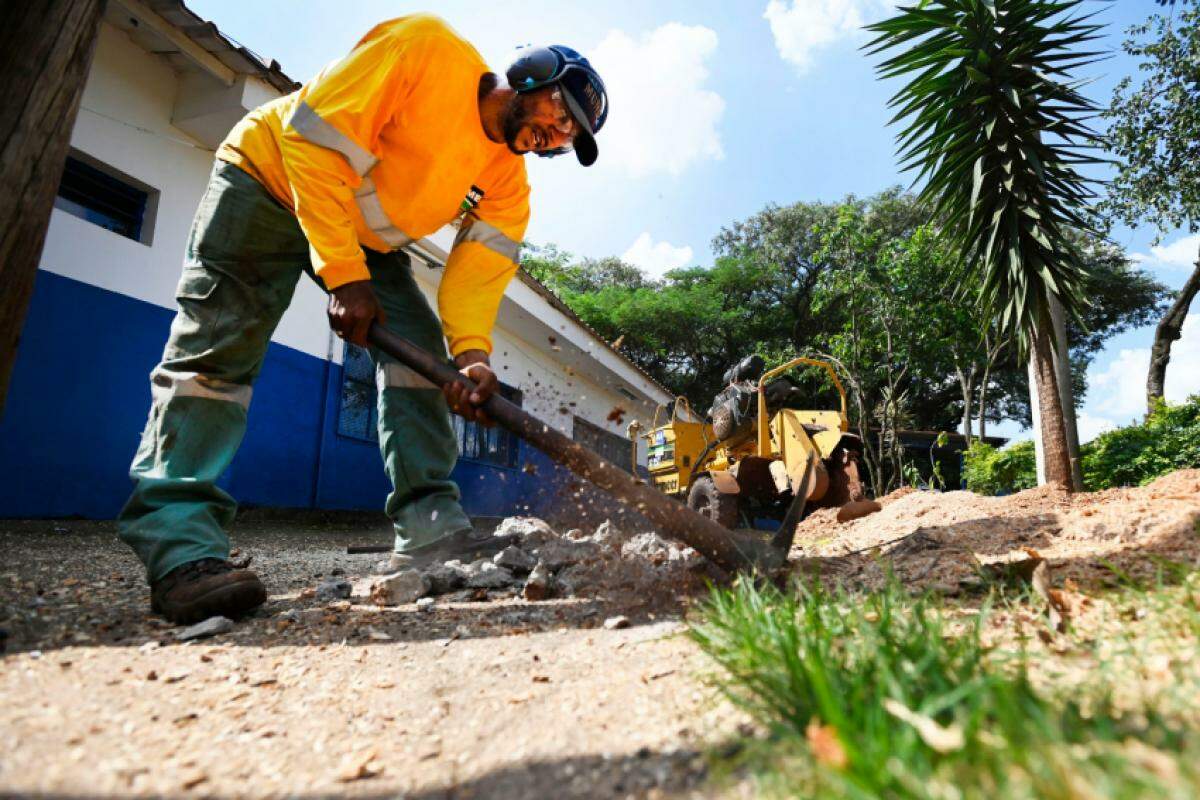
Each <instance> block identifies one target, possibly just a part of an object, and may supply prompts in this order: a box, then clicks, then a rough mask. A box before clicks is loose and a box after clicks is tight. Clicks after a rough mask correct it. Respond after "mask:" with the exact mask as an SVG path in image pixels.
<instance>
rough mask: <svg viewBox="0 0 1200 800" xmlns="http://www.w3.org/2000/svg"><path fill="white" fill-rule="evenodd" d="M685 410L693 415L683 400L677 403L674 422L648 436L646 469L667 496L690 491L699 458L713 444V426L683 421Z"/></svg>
mask: <svg viewBox="0 0 1200 800" xmlns="http://www.w3.org/2000/svg"><path fill="white" fill-rule="evenodd" d="M681 409H682V410H684V411H685V412H687V413H689V414H690V413H691V409H690V407H688V406H687V401H686V400H685V399H683V398H679V399H677V400H676V409H675V412H674V413H673V414H672V417H671V421H670V423H668V424H666V425H658V426H656V427H653V428H651V429H650V430H649V431H648V432H647V433H646V440H647V442H648V448H647V458H646V467H647V469H649V471H650V479H651V481H653V483H654V486H655V487H656V488H657V489H658V490H659V491H661V492H663V493H665V494H678V493H679V492H683V491H686V490H687V487H688V482H689V481H690V480H691V478H692V471H693V470H695V469H696V459H698V458H699V457H700V455H701V454H702V453H703V452H704V448H705V447H707V446H708V444H709V442H711V441H713V432H712V426H711V425H708V424H706V423H703V422H692V421H689V420H685V419H680V418H679V411H680V410H681ZM656 416H657V415H656ZM656 422H657V420H656Z"/></svg>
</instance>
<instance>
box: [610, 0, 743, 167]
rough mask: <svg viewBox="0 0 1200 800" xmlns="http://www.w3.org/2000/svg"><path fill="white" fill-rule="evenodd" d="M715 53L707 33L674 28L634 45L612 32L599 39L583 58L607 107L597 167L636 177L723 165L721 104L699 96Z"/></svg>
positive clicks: (713, 37) (713, 38)
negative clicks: (715, 162) (707, 162)
mask: <svg viewBox="0 0 1200 800" xmlns="http://www.w3.org/2000/svg"><path fill="white" fill-rule="evenodd" d="M716 49H717V34H716V33H715V32H714V31H712V30H711V29H709V28H706V27H704V26H702V25H690V26H689V25H681V24H680V23H678V22H669V23H667V24H666V25H663V26H661V27H658V28H655V29H654V30H652V31H650V32H649V33H644V34H642V35H641V36H639V37H638V38H636V39H635V38H633V37H631V36H630V35H629V34H627V33H625V32H624V31H620V30H614V31H611V32H610V33H609V34H608V35H607V36H605V37H604V39H603V40H602V41H601V42H600V44H599V45H597V46H596V47H595V48H594V49H593V50H592V51H591V53H590V54H589V58H590V59H591V61H592V63H593V64H594V65H595V66H596V69H597V70H598V71H599V72H600V74H601V75H603V76H604V83H605V86H606V88H607V89H608V95H609V97H610V98H611V99H612V103H613V106H612V113H611V115H610V116H609V119H608V123H607V124H606V125H605V126H604V129H603V130H602V131H601V132H600V134H599V136H598V137H597V139H598V143H599V145H600V163H601V164H604V165H610V164H612V165H619V166H620V167H621V168H622V169H623V170H624V171H626V172H628V173H629V174H630V175H633V176H636V177H640V176H644V175H650V174H653V173H657V172H665V173H668V174H671V175H678V174H680V173H681V172H683V171H684V170H685V169H686V168H687V167H689V166H690V165H691V164H692V163H694V162H696V161H699V160H702V159H720V158H723V157H724V155H725V151H724V148H723V147H722V145H721V135H720V132H719V131H718V129H717V126H718V124H719V123H720V121H721V116H722V115H723V114H724V113H725V101H724V100H723V99H722V98H721V96H720V95H719V94H717V93H716V92H714V91H712V90H711V89H708V88H705V83H706V82H707V80H708V74H709V69H708V62H709V60H710V58H711V57H712V55H713V53H714V52H715V51H716Z"/></svg>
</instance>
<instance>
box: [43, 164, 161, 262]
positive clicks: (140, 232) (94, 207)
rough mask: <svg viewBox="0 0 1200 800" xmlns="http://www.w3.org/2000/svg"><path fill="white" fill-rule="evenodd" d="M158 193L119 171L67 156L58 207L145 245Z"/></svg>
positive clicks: (56, 205)
mask: <svg viewBox="0 0 1200 800" xmlns="http://www.w3.org/2000/svg"><path fill="white" fill-rule="evenodd" d="M152 193H156V192H154V190H152V189H150V188H148V187H142V186H138V185H135V182H134V181H133V180H132V179H129V178H126V177H123V176H119V175H118V174H117V171H116V170H110V169H102V168H101V167H99V166H96V165H94V164H91V163H87V162H85V161H83V160H82V159H80V158H76V157H75V156H67V163H66V166H65V167H64V168H63V176H62V180H61V181H60V182H59V184H58V195H57V196H56V197H55V198H54V207H55V208H57V209H60V210H61V211H65V212H67V213H68V214H70V215H72V216H75V217H79V218H80V219H82V220H86V221H87V222H90V223H92V224H93V225H99V226H100V227H101V228H105V229H107V230H110V231H112V232H113V233H117V234H120V235H121V236H124V237H126V238H128V239H133V240H134V241H135V242H142V243H143V244H149V243H150V230H151V227H152V226H151V225H150V224H148V223H149V220H148V216H149V215H148V210H149V209H150V207H151V205H152V203H151V198H152Z"/></svg>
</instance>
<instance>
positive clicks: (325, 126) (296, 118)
mask: <svg viewBox="0 0 1200 800" xmlns="http://www.w3.org/2000/svg"><path fill="white" fill-rule="evenodd" d="M288 124H289V125H291V126H292V127H293V128H295V129H296V132H297V133H299V134H300V135H301V136H303V137H304V138H305V139H307V140H308V141H310V142H312V143H313V144H315V145H320V146H321V147H325V148H328V149H330V150H336V151H337V152H339V153H341V154H342V155H343V156H344V157H345V158H346V161H347V162H349V164H350V168H351V169H353V170H354V172H355V174H356V175H366V174H367V173H368V172H370V171H371V168H372V167H374V166H375V162H376V158H375V156H373V155H371V153H370V152H369V151H367V150H365V149H364V148H363V147H362V146H361V145H359V144H358V143H357V142H355V141H354V140H353V139H351V138H350V137H349V136H347V135H346V134H344V133H342V132H341V131H339V130H338V129H337V128H335V127H333V126H332V125H330V124H329V123H328V122H326V121H325V120H323V119H321V117H320V115H319V114H317V112H315V111H313V110H312V107H311V106H309V105H308V103H303V102H302V103H300V105H298V106H296V110H295V111H294V112H292V118H291V119H290V120H288Z"/></svg>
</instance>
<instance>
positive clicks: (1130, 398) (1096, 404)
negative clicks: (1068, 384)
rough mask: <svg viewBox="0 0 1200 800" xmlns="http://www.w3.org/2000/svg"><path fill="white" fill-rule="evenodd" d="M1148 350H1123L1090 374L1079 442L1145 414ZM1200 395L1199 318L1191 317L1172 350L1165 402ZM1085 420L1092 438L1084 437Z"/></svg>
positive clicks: (1199, 315)
mask: <svg viewBox="0 0 1200 800" xmlns="http://www.w3.org/2000/svg"><path fill="white" fill-rule="evenodd" d="M1149 367H1150V349H1149V348H1147V347H1142V348H1135V349H1125V350H1121V351H1120V352H1119V353H1118V354H1117V357H1116V358H1115V359H1113V360H1112V361H1110V362H1109V363H1108V365H1107V366H1105V367H1104V368H1103V369H1097V368H1093V369H1091V370H1088V396H1087V402H1086V408H1085V409H1084V410H1082V411H1081V412H1080V414H1079V418H1078V423H1079V439H1080V441H1081V442H1086V441H1088V440H1089V439H1091V438H1092V437H1093V436H1095V435H1096V434H1097V433H1099V432H1100V431H1101V430H1107V429H1109V428H1115V427H1118V426H1120V425H1128V424H1129V423H1130V422H1133V421H1136V420H1139V419H1141V418H1142V416H1143V415H1144V414H1145V413H1146V371H1147V370H1148V369H1149ZM1197 393H1200V314H1188V315H1187V318H1186V319H1184V321H1183V331H1182V336H1181V337H1180V339H1179V341H1177V342H1175V343H1174V344H1173V345H1172V346H1171V363H1170V364H1168V365H1167V384H1166V399H1167V401H1168V402H1171V403H1181V402H1183V401H1184V400H1186V399H1187V398H1188V397H1189V396H1190V395H1193V394H1197ZM1085 420H1086V421H1087V425H1088V426H1089V428H1088V430H1089V432H1091V433H1090V435H1088V434H1085V432H1084V427H1085Z"/></svg>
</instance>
